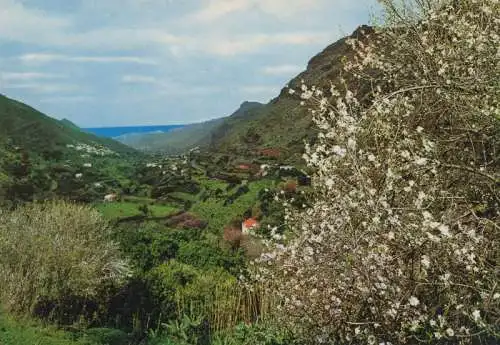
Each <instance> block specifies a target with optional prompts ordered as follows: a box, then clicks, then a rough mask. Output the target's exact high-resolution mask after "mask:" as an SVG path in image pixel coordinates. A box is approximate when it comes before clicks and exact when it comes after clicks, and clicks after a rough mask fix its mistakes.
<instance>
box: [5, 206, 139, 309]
mask: <svg viewBox="0 0 500 345" xmlns="http://www.w3.org/2000/svg"><path fill="white" fill-rule="evenodd" d="M110 231H111V229H110V227H109V225H108V223H107V222H106V221H105V220H104V219H103V218H102V217H101V215H100V214H99V213H98V212H97V211H95V210H93V209H92V208H90V207H88V206H81V205H76V204H71V203H66V202H49V203H44V204H32V205H28V206H24V207H21V208H18V209H17V210H15V211H12V212H7V211H2V210H0V303H1V304H3V305H4V306H5V307H6V308H7V309H8V310H9V311H11V312H15V313H19V314H25V315H26V314H31V313H33V311H34V309H35V307H36V305H37V304H38V303H40V302H42V301H51V302H54V303H57V302H58V301H62V300H64V299H67V298H68V297H69V296H75V297H81V298H88V297H93V296H95V295H96V294H97V293H98V291H99V288H100V287H101V286H102V284H103V283H115V282H119V281H121V280H122V279H123V278H125V277H126V276H127V275H128V272H129V269H128V265H127V263H126V262H125V261H123V260H122V259H121V257H120V253H119V250H118V246H117V244H115V243H113V242H111V241H110V239H109V235H110Z"/></svg>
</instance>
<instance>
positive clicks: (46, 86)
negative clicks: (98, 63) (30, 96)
mask: <svg viewBox="0 0 500 345" xmlns="http://www.w3.org/2000/svg"><path fill="white" fill-rule="evenodd" d="M2 87H3V88H5V89H18V90H28V91H31V92H34V93H59V92H69V91H76V90H78V89H79V88H80V87H79V86H78V85H75V84H64V83H60V84H58V83H41V82H26V83H12V84H6V85H2Z"/></svg>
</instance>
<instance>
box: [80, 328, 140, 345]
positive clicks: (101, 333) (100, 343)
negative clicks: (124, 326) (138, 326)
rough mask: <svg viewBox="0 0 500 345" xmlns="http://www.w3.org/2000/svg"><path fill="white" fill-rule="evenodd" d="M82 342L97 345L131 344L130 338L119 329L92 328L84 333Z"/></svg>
mask: <svg viewBox="0 0 500 345" xmlns="http://www.w3.org/2000/svg"><path fill="white" fill-rule="evenodd" d="M82 341H84V342H87V343H91V344H96V345H126V344H129V343H130V337H129V335H128V334H127V333H125V332H123V331H121V330H118V329H113V328H90V329H87V330H86V331H85V332H84V335H83V337H82Z"/></svg>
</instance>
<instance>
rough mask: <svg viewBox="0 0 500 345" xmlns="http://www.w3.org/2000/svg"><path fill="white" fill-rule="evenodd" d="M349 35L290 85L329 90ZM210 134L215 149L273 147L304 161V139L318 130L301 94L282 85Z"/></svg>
mask: <svg viewBox="0 0 500 345" xmlns="http://www.w3.org/2000/svg"><path fill="white" fill-rule="evenodd" d="M371 31H372V29H371V28H370V27H368V26H362V27H359V28H358V29H357V30H356V31H355V32H354V33H353V34H352V35H351V36H350V37H356V38H359V37H362V36H363V35H364V34H366V33H369V32H371ZM347 38H348V37H345V38H343V39H341V40H339V41H337V42H335V43H333V44H332V45H330V46H328V47H327V48H326V49H324V50H323V51H322V52H321V53H319V54H318V55H316V56H315V57H313V58H312V59H311V60H310V61H309V63H308V66H307V69H306V70H305V71H304V72H302V73H300V74H299V75H298V76H297V77H295V78H294V79H292V80H291V81H290V82H289V84H288V86H289V87H291V88H294V89H300V85H301V81H302V80H303V81H304V82H305V83H306V84H307V85H315V86H318V87H320V88H322V89H328V88H329V86H330V83H331V82H333V83H335V84H338V83H339V81H340V76H341V74H342V67H343V63H342V60H344V59H345V57H350V56H352V54H353V52H352V49H351V48H350V47H349V46H348V45H347V44H346V40H347ZM352 82H354V81H352ZM350 83H351V81H350ZM351 84H352V83H351ZM362 92H368V90H363V91H362ZM211 137H212V141H211V145H210V148H211V150H213V151H217V152H227V153H232V154H237V155H238V156H242V155H243V156H247V157H249V158H251V157H252V156H258V155H259V153H261V152H263V150H265V149H272V150H273V151H275V152H279V153H280V157H281V160H282V161H284V162H291V163H297V162H299V161H300V160H301V158H300V157H301V155H302V152H303V148H304V140H308V141H311V140H314V138H315V137H316V131H315V128H314V126H313V123H312V117H311V114H309V113H308V111H307V108H306V107H303V106H301V105H300V99H299V97H298V96H297V95H290V94H289V89H288V88H283V89H282V91H281V93H280V95H279V96H278V97H276V98H275V99H273V100H272V101H271V102H270V103H269V104H267V105H265V106H264V107H262V108H260V109H257V110H256V111H253V112H251V114H249V116H247V117H245V118H234V117H229V118H228V119H226V121H224V123H223V124H221V126H219V127H218V128H216V129H215V130H214V131H213V132H212V135H211Z"/></svg>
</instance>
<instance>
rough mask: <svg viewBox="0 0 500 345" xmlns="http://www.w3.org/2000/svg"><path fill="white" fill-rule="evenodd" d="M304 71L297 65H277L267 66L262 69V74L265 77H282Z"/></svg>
mask: <svg viewBox="0 0 500 345" xmlns="http://www.w3.org/2000/svg"><path fill="white" fill-rule="evenodd" d="M303 70H304V67H302V66H298V65H277V66H267V67H264V68H263V69H262V73H264V74H266V75H280V76H281V75H283V76H288V75H291V74H296V73H299V72H301V71H303Z"/></svg>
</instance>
